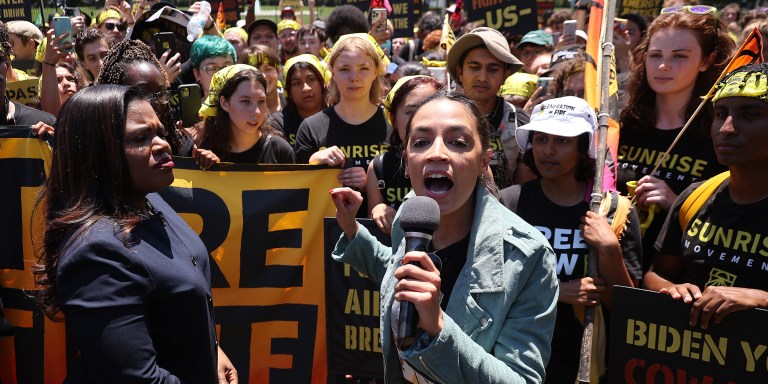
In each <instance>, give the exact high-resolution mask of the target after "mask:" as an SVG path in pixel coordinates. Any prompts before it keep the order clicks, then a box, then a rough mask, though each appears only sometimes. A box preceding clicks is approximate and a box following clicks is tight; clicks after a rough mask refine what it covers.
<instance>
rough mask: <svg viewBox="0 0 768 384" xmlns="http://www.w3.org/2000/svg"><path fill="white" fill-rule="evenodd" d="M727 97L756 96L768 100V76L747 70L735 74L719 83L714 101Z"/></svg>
mask: <svg viewBox="0 0 768 384" xmlns="http://www.w3.org/2000/svg"><path fill="white" fill-rule="evenodd" d="M726 97H754V98H757V99H760V100H764V101H768V76H766V75H765V74H763V73H761V72H747V71H744V72H738V73H736V74H733V75H731V76H730V77H728V78H727V80H725V81H723V82H720V83H719V84H718V85H717V92H715V96H714V97H713V98H712V102H713V103H714V102H716V101H718V100H720V99H722V98H726Z"/></svg>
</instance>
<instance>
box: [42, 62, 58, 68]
mask: <svg viewBox="0 0 768 384" xmlns="http://www.w3.org/2000/svg"><path fill="white" fill-rule="evenodd" d="M43 64H47V65H50V66H51V67H55V66H56V64H51V63H49V62H47V61H43Z"/></svg>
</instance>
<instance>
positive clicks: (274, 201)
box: [0, 130, 338, 383]
mask: <svg viewBox="0 0 768 384" xmlns="http://www.w3.org/2000/svg"><path fill="white" fill-rule="evenodd" d="M1 131H2V130H0V132H1ZM9 131H14V130H9ZM28 133H29V132H28V130H27V131H26V134H27V135H28ZM17 136H18V137H13V136H12V137H9V136H8V135H7V134H5V133H0V177H2V178H3V181H2V183H0V185H1V186H2V187H0V211H2V212H4V219H3V220H2V221H0V241H2V242H3V244H8V246H4V247H2V251H0V297H2V299H3V301H4V303H5V309H4V313H5V315H6V317H8V319H9V320H11V322H13V323H14V325H16V329H15V330H16V333H15V335H14V336H13V337H6V338H0V382H2V383H35V382H44V383H61V382H62V380H63V379H64V377H65V375H66V361H68V360H69V361H71V358H72V357H73V356H74V355H73V354H75V353H76V346H75V345H74V342H73V339H72V338H67V337H66V335H65V332H64V327H63V324H62V323H53V322H50V321H48V320H44V318H43V317H42V316H41V315H40V314H39V312H37V311H36V310H35V307H34V305H33V304H32V303H31V302H30V301H29V299H28V298H27V296H26V295H25V294H24V290H26V289H34V283H33V280H32V275H31V265H32V262H33V261H34V253H33V251H32V247H31V241H30V240H29V239H30V231H36V232H37V233H41V232H40V229H41V227H40V226H39V223H38V225H37V226H35V227H32V226H31V224H30V223H31V221H30V218H31V217H32V216H31V213H32V208H33V206H34V198H35V194H36V193H37V191H38V190H39V186H40V185H41V184H42V181H43V180H44V177H45V175H44V173H41V172H43V171H44V170H45V169H47V167H49V165H48V164H49V161H50V150H49V149H48V147H47V146H45V144H44V143H41V142H40V141H38V140H37V139H25V138H22V137H24V135H23V134H17ZM9 148H10V149H9ZM174 162H175V163H176V165H177V169H176V170H174V175H175V176H176V179H175V181H174V183H173V185H172V186H171V187H169V188H166V189H165V190H163V191H162V192H161V195H162V196H163V198H164V199H165V200H166V201H167V202H168V203H169V204H170V205H171V206H172V207H174V209H175V210H176V211H177V212H179V214H180V215H181V216H182V217H183V218H184V219H185V220H186V221H187V223H189V225H190V226H191V227H192V228H193V229H194V230H195V231H196V232H198V233H199V234H200V237H201V239H203V242H204V243H205V245H206V247H207V248H208V251H209V252H210V255H211V280H212V281H211V286H212V289H213V297H214V304H215V306H216V307H215V315H216V329H217V332H218V334H219V340H220V343H221V347H222V349H224V351H225V352H226V353H227V355H228V356H229V358H230V359H231V360H232V362H233V364H234V365H235V368H236V369H237V371H238V374H239V376H240V382H244V383H286V382H294V383H310V382H311V383H324V382H326V380H327V356H326V344H327V343H326V335H325V334H326V321H325V318H326V312H325V277H324V258H325V255H324V246H323V245H324V244H323V236H324V233H323V217H324V216H333V215H334V208H333V203H332V202H331V199H330V198H329V195H328V190H329V189H331V188H334V187H337V186H338V182H337V179H336V175H337V173H338V170H335V169H318V168H317V167H311V166H265V167H258V166H252V165H233V166H229V167H218V168H216V169H213V170H209V171H205V172H203V171H200V170H198V169H197V167H196V166H195V165H194V163H193V162H192V161H191V159H183V158H177V159H174ZM19 201H21V204H19ZM14 207H15V208H14ZM8 231H10V232H8ZM16 243H18V245H17V244H16ZM67 344H69V345H67Z"/></svg>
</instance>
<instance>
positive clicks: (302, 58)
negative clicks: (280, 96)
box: [283, 53, 331, 95]
mask: <svg viewBox="0 0 768 384" xmlns="http://www.w3.org/2000/svg"><path fill="white" fill-rule="evenodd" d="M296 63H309V64H311V65H312V66H313V67H315V68H316V69H317V71H318V72H320V75H321V76H323V84H324V85H328V81H329V80H331V71H329V70H328V68H326V67H325V64H323V63H322V62H320V59H318V58H317V56H315V55H310V54H308V53H302V54H301V55H297V56H294V57H291V58H290V59H288V61H286V62H285V66H284V67H283V74H284V76H285V78H284V79H283V83H284V84H285V88H283V92H285V94H286V95H288V90H289V89H290V88H291V87H290V84H288V72H289V71H290V70H291V67H293V66H294V64H296Z"/></svg>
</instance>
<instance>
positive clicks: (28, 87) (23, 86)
mask: <svg viewBox="0 0 768 384" xmlns="http://www.w3.org/2000/svg"><path fill="white" fill-rule="evenodd" d="M39 85H40V82H39V79H38V78H37V77H30V78H29V79H26V80H20V81H12V82H10V83H8V85H6V87H5V96H7V97H8V98H9V99H10V100H11V101H15V102H17V103H19V104H24V105H28V106H32V105H33V104H32V101H33V100H34V98H35V97H37V94H38V92H39V90H38V86H39Z"/></svg>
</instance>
